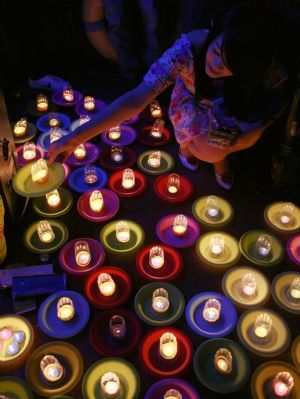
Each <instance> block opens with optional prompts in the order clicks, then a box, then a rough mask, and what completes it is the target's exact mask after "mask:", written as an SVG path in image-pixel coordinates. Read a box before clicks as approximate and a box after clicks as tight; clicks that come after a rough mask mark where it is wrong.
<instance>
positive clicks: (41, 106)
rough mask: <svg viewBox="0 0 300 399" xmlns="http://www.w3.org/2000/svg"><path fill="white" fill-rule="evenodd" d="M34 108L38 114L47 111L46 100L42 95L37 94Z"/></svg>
mask: <svg viewBox="0 0 300 399" xmlns="http://www.w3.org/2000/svg"><path fill="white" fill-rule="evenodd" d="M36 108H37V110H38V111H40V112H45V111H47V110H48V99H47V96H45V95H44V94H39V95H38V96H37V99H36Z"/></svg>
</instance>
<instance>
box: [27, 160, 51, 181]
mask: <svg viewBox="0 0 300 399" xmlns="http://www.w3.org/2000/svg"><path fill="white" fill-rule="evenodd" d="M31 177H32V181H33V182H34V183H39V184H42V183H45V182H46V181H47V180H48V177H49V172H48V166H47V162H46V161H45V160H44V159H39V160H37V161H36V162H35V163H34V164H32V166H31Z"/></svg>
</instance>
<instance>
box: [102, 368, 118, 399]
mask: <svg viewBox="0 0 300 399" xmlns="http://www.w3.org/2000/svg"><path fill="white" fill-rule="evenodd" d="M100 385H101V391H102V392H103V394H104V395H105V398H118V397H119V395H120V389H121V384H120V380H119V377H118V376H117V374H115V373H112V372H108V373H105V374H103V376H102V377H101V382H100Z"/></svg>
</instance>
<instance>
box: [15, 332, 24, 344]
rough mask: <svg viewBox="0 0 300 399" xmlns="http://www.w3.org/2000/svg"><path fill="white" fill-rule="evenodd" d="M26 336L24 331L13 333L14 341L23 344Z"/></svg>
mask: <svg viewBox="0 0 300 399" xmlns="http://www.w3.org/2000/svg"><path fill="white" fill-rule="evenodd" d="M25 338H26V334H25V332H24V331H16V332H14V333H13V341H14V342H17V343H18V344H21V343H22V342H24V341H25Z"/></svg>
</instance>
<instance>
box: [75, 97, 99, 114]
mask: <svg viewBox="0 0 300 399" xmlns="http://www.w3.org/2000/svg"><path fill="white" fill-rule="evenodd" d="M105 107H106V104H105V102H104V101H102V100H96V99H95V108H94V109H93V110H92V111H88V110H87V109H85V108H84V102H83V101H81V102H79V103H78V104H77V105H76V107H75V112H76V114H77V115H79V116H80V115H86V116H91V117H93V116H95V115H97V113H98V112H99V111H101V110H102V109H103V108H105Z"/></svg>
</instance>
